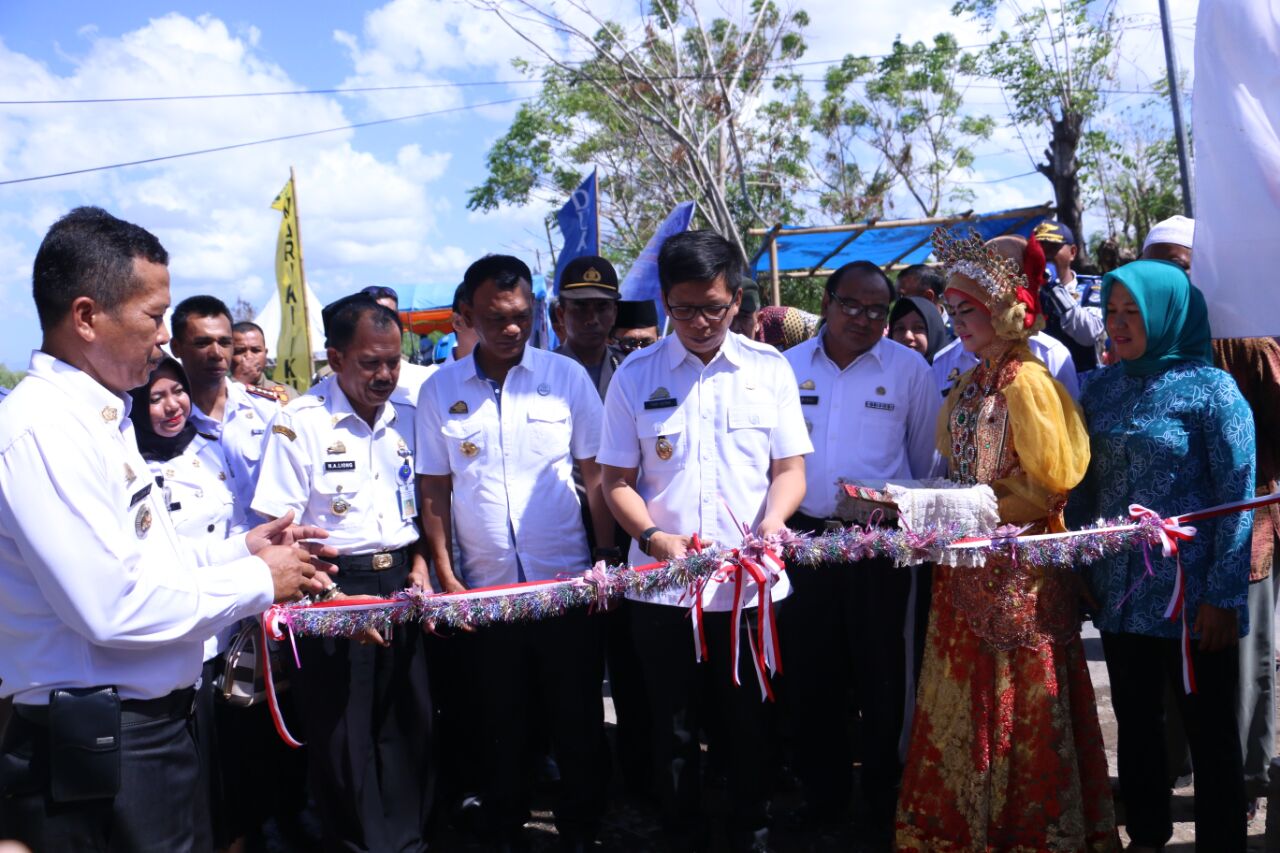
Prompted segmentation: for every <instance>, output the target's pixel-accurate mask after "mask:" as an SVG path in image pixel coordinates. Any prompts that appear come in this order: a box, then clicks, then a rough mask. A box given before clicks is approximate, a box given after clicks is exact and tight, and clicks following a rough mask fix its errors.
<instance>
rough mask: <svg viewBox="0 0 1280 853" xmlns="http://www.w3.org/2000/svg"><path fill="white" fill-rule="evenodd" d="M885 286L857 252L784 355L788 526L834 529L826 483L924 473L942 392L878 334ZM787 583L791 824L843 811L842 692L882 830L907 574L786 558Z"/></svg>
mask: <svg viewBox="0 0 1280 853" xmlns="http://www.w3.org/2000/svg"><path fill="white" fill-rule="evenodd" d="M893 298H894V293H893V286H892V285H891V284H890V283H889V279H888V277H886V276H885V274H884V272H883V271H882V270H881V269H880V267H878V266H876V265H875V264H873V263H871V262H869V261H854V262H853V263H850V264H845V265H844V266H842V267H841V268H840V269H838V270H836V271H835V272H834V273H832V274H831V277H830V278H829V279H827V286H826V292H825V293H824V294H823V297H822V316H823V318H824V319H825V320H826V323H825V324H824V325H823V327H822V330H821V331H820V332H819V333H818V336H817V337H815V338H811V339H810V340H807V341H804V342H803V343H800V344H797V345H796V346H794V347H792V348H791V349H789V350H787V351H786V352H785V353H784V355H785V357H786V359H787V361H788V362H790V364H791V369H792V370H793V371H794V372H795V380H796V383H797V385H798V386H799V391H800V408H801V410H802V411H803V412H804V418H805V424H806V425H807V426H808V428H809V432H810V437H811V438H812V440H813V446H814V452H813V453H812V454H811V455H809V456H806V457H805V482H806V483H807V484H808V488H807V491H806V493H805V497H804V501H803V502H801V504H800V509H799V511H798V512H797V513H796V514H795V515H793V516H792V517H791V519H790V520H789V521H788V526H790V527H791V528H792V529H795V530H803V531H806V532H809V533H815V534H820V533H824V532H826V531H827V530H830V529H834V528H839V527H841V526H842V522H840V521H838V520H836V519H835V517H834V516H835V514H836V497H837V491H838V486H837V484H836V482H837V480H839V479H841V478H844V479H847V480H854V481H858V482H862V483H865V484H867V485H870V486H874V487H877V488H883V486H884V484H885V481H886V480H902V479H918V478H923V477H927V476H929V473H930V470H931V468H932V466H933V452H934V434H935V431H936V426H935V424H936V421H937V417H938V408H939V406H940V405H941V401H940V400H939V398H938V393H937V390H936V388H935V385H934V382H933V376H932V374H931V373H930V371H929V364H928V362H927V361H925V359H924V358H923V357H922V356H921V355H920V354H919V353H918V352H915V351H914V350H911V349H909V348H907V347H905V346H902V345H901V344H899V343H896V342H895V341H893V340H891V339H889V338H887V337H885V335H884V332H885V323H886V320H887V318H888V316H889V306H890V304H891V303H892V302H893ZM787 574H788V575H790V576H791V582H792V583H793V584H794V586H795V595H794V596H792V601H790V602H788V605H787V613H785V614H784V615H783V617H782V619H781V621H780V627H781V630H782V647H783V648H784V649H785V650H786V662H787V699H788V701H790V702H792V703H793V705H792V709H791V713H792V715H793V719H794V721H795V735H796V741H795V749H796V769H797V770H798V772H799V775H800V779H801V782H802V783H803V785H804V791H805V800H806V802H805V807H804V808H803V809H801V810H800V811H799V812H797V813H796V815H795V822H796V823H797V824H803V825H804V826H805V827H807V828H811V829H812V828H818V829H827V830H832V831H838V830H839V829H840V828H841V827H842V826H843V825H844V824H847V821H848V808H849V804H850V795H851V794H852V791H853V755H852V751H851V747H850V743H849V738H848V736H847V732H848V729H849V725H848V723H849V721H848V718H847V712H848V703H847V702H846V700H845V695H846V692H847V690H848V688H849V687H850V686H853V688H854V696H855V706H856V708H857V710H858V711H860V712H861V717H862V744H863V746H862V785H861V791H862V795H863V798H864V799H865V801H866V805H867V814H868V817H869V818H870V821H869V827H868V829H869V830H870V833H871V834H872V835H877V836H881V837H886V836H888V834H889V833H891V832H892V828H893V816H894V806H895V804H896V802H897V798H898V796H897V786H898V781H899V778H900V776H901V772H902V769H901V766H900V764H899V760H898V740H899V736H900V734H901V730H902V723H903V716H904V710H903V709H904V702H905V701H906V700H905V697H906V696H907V690H908V678H907V673H908V666H909V662H910V661H911V660H912V659H913V658H914V655H910V654H909V653H908V650H907V648H906V643H905V641H904V627H905V626H906V624H907V623H906V619H907V614H908V600H909V598H910V593H911V584H912V581H911V579H912V571H911V570H908V569H898V568H894V566H893V562H892V560H889V559H867V560H859V561H857V562H856V563H853V564H849V565H841V566H822V567H816V568H815V567H813V566H801V565H795V566H788V567H787Z"/></svg>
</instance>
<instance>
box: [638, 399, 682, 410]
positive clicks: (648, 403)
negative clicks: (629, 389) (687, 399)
mask: <svg viewBox="0 0 1280 853" xmlns="http://www.w3.org/2000/svg"><path fill="white" fill-rule="evenodd" d="M677 405H679V402H678V401H677V400H676V398H675V397H665V398H663V399H661V400H645V401H644V407H645V408H646V409H674V408H675V407H676V406H677Z"/></svg>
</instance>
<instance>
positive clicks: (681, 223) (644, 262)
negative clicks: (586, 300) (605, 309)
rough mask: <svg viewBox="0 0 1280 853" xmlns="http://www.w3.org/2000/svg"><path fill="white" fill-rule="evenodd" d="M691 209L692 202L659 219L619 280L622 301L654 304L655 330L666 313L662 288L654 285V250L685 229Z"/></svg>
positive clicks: (686, 202) (655, 282) (690, 215)
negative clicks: (655, 313) (651, 302)
mask: <svg viewBox="0 0 1280 853" xmlns="http://www.w3.org/2000/svg"><path fill="white" fill-rule="evenodd" d="M694 206H695V202H692V201H685V202H681V203H680V204H678V205H676V207H675V209H674V210H672V211H671V212H670V213H668V214H667V218H666V219H664V220H662V224H661V225H659V226H658V230H657V231H655V232H654V234H653V236H652V237H650V238H649V242H648V243H645V244H644V251H642V252H641V253H640V257H638V258H636V259H635V262H634V263H632V264H631V269H629V270H627V275H626V277H625V278H624V279H622V287H621V288H620V289H621V291H622V298H623V299H630V300H632V301H635V302H638V301H640V300H642V299H652V300H653V301H654V302H655V303H657V306H658V328H659V329H661V328H662V327H663V325H664V324H665V321H666V313H667V312H666V311H665V310H663V307H662V286H661V285H660V284H659V283H658V250H659V249H661V248H662V244H663V243H664V242H666V239H667V238H668V237H670V236H671V235H672V234H679V233H680V232H681V231H685V230H688V228H689V223H690V222H691V221H692V220H693V211H694Z"/></svg>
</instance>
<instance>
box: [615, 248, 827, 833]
mask: <svg viewBox="0 0 1280 853" xmlns="http://www.w3.org/2000/svg"><path fill="white" fill-rule="evenodd" d="M658 277H659V281H660V283H661V287H662V292H663V300H664V301H665V303H666V308H667V314H668V316H670V317H671V319H672V324H673V326H674V328H675V334H674V335H669V336H667V337H665V338H663V339H662V340H661V341H659V342H658V343H657V344H655V345H653V346H651V347H648V348H646V349H642V350H639V351H637V352H634V353H632V354H631V355H630V356H629V357H628V358H627V360H626V361H624V362H623V363H622V366H621V367H620V368H619V369H618V372H617V373H616V374H614V377H613V384H612V385H610V387H609V394H608V397H607V399H606V401H605V430H604V438H603V440H602V443H601V448H600V457H599V460H600V464H601V466H602V468H603V470H604V476H605V497H606V499H607V500H608V502H609V506H610V508H611V509H612V510H613V513H614V516H615V517H616V518H617V519H618V521H619V522H620V523H621V524H622V526H623V528H624V529H626V531H627V532H628V533H629V534H631V535H632V536H633V537H634V542H633V543H632V546H631V554H630V561H631V563H632V564H642V563H649V562H653V561H654V560H659V561H661V560H668V559H671V558H673V557H683V556H685V555H686V554H688V553H689V552H690V550H691V548H692V545H693V537H694V536H695V535H696V536H697V537H698V538H699V539H700V540H701V541H702V542H704V543H717V544H720V545H723V546H726V547H734V546H736V545H738V544H740V543H741V542H742V528H741V527H740V526H739V523H741V524H745V525H748V526H750V528H751V530H753V531H754V532H757V533H759V534H762V535H766V534H771V533H776V532H777V531H779V530H781V529H782V527H783V525H784V523H785V521H786V519H787V518H789V517H790V516H791V514H792V513H793V512H795V510H796V508H797V507H798V506H799V505H800V501H801V499H802V498H803V497H804V460H803V458H802V457H803V455H804V454H806V453H809V452H811V451H812V450H813V446H812V445H811V444H810V442H809V435H808V433H807V432H806V430H805V426H804V418H803V416H802V415H801V413H800V399H799V394H798V393H797V391H796V383H795V377H794V375H793V374H792V372H791V369H790V368H789V367H788V365H787V363H786V360H785V359H783V358H782V356H781V354H779V353H778V351H777V350H775V349H774V348H773V347H771V346H768V345H766V344H760V343H757V342H755V341H749V340H747V339H746V338H744V337H742V336H741V335H736V334H731V333H730V331H729V329H730V324H731V323H732V322H733V318H734V314H735V312H736V311H737V308H738V305H739V302H740V300H741V284H742V281H741V279H742V272H741V260H740V258H739V256H738V254H737V250H736V249H734V248H733V246H732V245H731V244H730V243H729V242H728V241H727V240H725V239H724V238H723V237H720V236H719V235H717V234H715V233H713V232H710V231H690V232H685V233H682V234H677V235H675V236H673V237H671V238H669V239H668V240H667V241H666V242H665V243H663V245H662V248H661V250H660V251H659V254H658ZM714 586H715V587H716V588H714V593H713V594H710V595H709V597H708V600H707V601H706V607H705V609H706V620H705V632H706V634H705V636H706V641H707V646H708V653H709V661H708V663H709V666H703V667H699V666H698V665H697V663H696V660H695V657H694V649H693V644H692V638H691V636H690V621H689V618H688V612H687V611H688V609H689V608H690V606H691V605H692V603H693V602H692V601H691V600H690V599H689V598H688V596H687V595H686V594H685V592H684V591H682V590H673V591H669V592H666V593H661V594H657V595H653V596H650V597H648V598H647V599H643V600H637V601H636V602H633V603H632V604H631V605H629V606H630V609H631V613H632V618H633V622H632V626H633V631H634V637H635V642H636V647H637V649H638V650H639V653H640V657H641V665H642V667H643V670H644V680H645V685H646V687H647V689H648V692H649V701H650V712H651V719H652V726H653V762H654V763H653V767H654V773H653V778H654V784H655V785H656V786H657V789H658V795H659V798H660V801H661V805H662V811H663V821H664V828H665V829H666V831H667V832H668V833H669V834H670V835H672V836H673V837H672V839H671V840H672V843H673V844H674V845H675V846H676V847H677V848H682V847H683V846H686V845H689V844H696V843H699V842H700V841H703V840H705V836H704V837H703V839H698V838H697V836H698V835H702V834H703V833H704V832H705V827H700V826H699V822H700V821H701V819H702V815H701V808H700V792H699V790H698V786H699V782H698V777H699V769H698V768H699V757H700V756H699V744H698V726H699V725H700V724H701V725H704V726H709V727H712V729H713V732H714V733H713V735H712V738H711V739H712V741H713V743H714V744H715V745H716V749H723V750H724V755H725V757H726V762H727V764H728V771H729V800H730V802H731V803H732V807H731V810H732V814H731V817H730V819H731V822H732V827H731V829H732V833H733V836H734V841H735V844H736V845H737V846H738V847H739V848H742V849H750V848H752V847H753V846H754V847H760V846H763V845H767V843H768V831H769V830H768V808H767V806H768V803H767V800H768V791H769V777H770V773H769V763H768V760H767V752H768V750H766V749H764V748H763V747H762V744H763V743H764V740H765V738H766V737H767V725H766V709H765V706H764V704H763V703H762V702H761V698H760V693H759V690H758V689H757V687H756V685H755V684H754V683H753V681H752V676H750V675H746V676H744V678H745V679H746V680H745V681H744V684H743V686H742V687H740V688H739V687H734V685H733V681H732V676H731V672H732V668H733V666H734V665H735V663H736V664H737V665H739V666H740V667H742V668H743V671H744V673H746V672H750V671H751V670H752V664H751V661H750V660H749V654H750V653H749V652H748V651H746V650H745V649H744V650H743V651H742V654H741V655H740V657H741V658H742V660H740V661H737V662H735V661H733V660H731V655H730V651H729V645H730V643H729V641H730V629H731V627H732V628H733V629H734V630H736V629H737V627H738V626H731V624H730V611H731V610H732V607H733V584H732V583H726V584H719V585H714ZM789 591H790V586H789V584H788V581H787V579H786V576H785V575H784V576H783V577H781V578H780V579H779V581H778V583H777V584H776V585H775V586H774V587H773V600H774V601H779V600H781V599H782V598H785V597H786V596H787V594H788V593H789ZM755 598H756V597H755V596H753V598H752V600H751V601H749V602H748V605H749V607H748V608H747V609H746V611H745V612H744V614H743V619H744V621H746V622H750V623H754V622H755V620H756V615H757V614H756V609H755V608H756V604H757V602H756V600H755ZM745 645H747V644H745V643H744V646H745ZM704 696H705V698H706V700H707V702H706V705H705V706H702V703H701V702H700V699H701V698H702V697H704ZM700 706H701V707H700Z"/></svg>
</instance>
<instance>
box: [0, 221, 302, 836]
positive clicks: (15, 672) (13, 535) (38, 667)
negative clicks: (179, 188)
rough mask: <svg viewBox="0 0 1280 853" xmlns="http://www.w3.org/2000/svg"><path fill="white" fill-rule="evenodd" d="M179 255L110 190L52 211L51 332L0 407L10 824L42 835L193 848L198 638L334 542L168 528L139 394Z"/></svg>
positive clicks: (0, 761) (256, 607)
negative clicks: (130, 217)
mask: <svg viewBox="0 0 1280 853" xmlns="http://www.w3.org/2000/svg"><path fill="white" fill-rule="evenodd" d="M167 263H168V254H167V253H166V252H165V250H164V247H163V246H161V245H160V242H159V241H158V240H156V238H155V237H154V236H153V235H151V234H150V233H148V232H147V231H145V230H144V229H142V228H140V227H138V226H136V225H133V224H131V223H127V222H123V221H121V220H119V219H116V218H115V217H113V216H111V215H110V214H109V213H107V212H106V211H104V210H101V209H99V208H91V207H82V208H77V209H75V210H73V211H72V212H71V213H69V214H68V215H67V216H65V217H63V218H62V219H60V220H58V222H56V223H54V225H53V226H52V227H51V228H50V229H49V232H48V233H47V234H46V235H45V239H44V241H43V242H42V243H41V246H40V250H39V252H38V253H37V255H36V261H35V267H34V273H33V288H32V289H33V291H34V294H35V301H36V309H37V312H38V314H39V316H40V324H41V328H42V330H43V333H44V339H43V342H42V343H41V346H40V349H39V350H38V351H36V352H34V353H32V356H31V366H30V370H29V372H28V374H27V377H26V378H25V379H24V380H23V381H22V383H21V384H20V385H19V386H18V388H17V389H16V390H15V391H14V393H13V394H12V395H11V399H7V400H6V402H5V404H4V405H5V417H4V418H3V419H2V420H0V587H3V589H4V595H3V596H2V597H0V695H3V696H5V697H12V698H13V700H14V702H15V704H14V713H13V717H12V718H11V719H10V721H9V724H8V726H7V728H6V730H5V732H4V738H3V742H2V743H0V838H11V839H17V840H19V841H21V842H23V843H25V844H26V845H28V846H29V847H31V848H32V849H34V850H39V851H42V853H43V851H77V852H78V851H83V850H129V851H156V853H160V851H181V850H190V849H192V846H193V844H194V822H193V809H192V803H193V801H194V799H195V797H196V796H197V792H196V777H197V772H198V759H197V757H196V750H195V742H194V740H193V737H192V734H193V733H192V728H191V716H190V715H191V708H192V702H193V699H194V695H195V687H194V685H195V682H196V679H197V678H198V677H199V675H200V668H201V661H202V660H203V657H204V654H203V652H204V643H205V640H206V639H207V638H208V637H210V636H211V635H213V634H214V633H216V632H217V631H218V630H219V629H220V628H222V627H223V626H225V625H228V624H230V623H232V622H234V621H236V620H238V619H241V618H245V617H250V616H255V615H257V614H259V613H261V612H262V611H263V610H265V609H266V608H267V607H269V606H270V605H271V603H272V601H288V600H292V599H295V598H297V597H299V596H301V595H302V594H303V593H305V592H309V591H318V590H319V588H320V586H321V584H319V583H318V581H317V580H316V579H315V577H314V575H315V573H316V569H317V567H316V565H315V561H314V557H313V556H312V555H313V553H327V550H326V549H321V548H319V547H318V546H313V547H311V548H306V547H304V546H301V545H298V544H296V543H297V542H298V541H299V540H301V539H304V538H315V537H323V536H324V533H323V531H319V530H316V529H313V528H307V527H292V526H290V519H291V516H286V517H283V518H281V519H280V520H278V521H277V522H274V523H272V524H269V525H263V526H261V527H259V528H255V529H254V530H252V531H250V532H249V533H248V534H247V535H244V536H237V537H234V538H232V539H227V540H222V541H221V542H216V543H205V544H204V545H202V546H201V547H200V548H198V549H192V550H188V549H187V548H186V547H184V546H183V544H182V542H181V540H180V539H179V538H178V536H177V534H176V532H175V530H174V528H173V523H172V521H171V519H170V518H169V513H168V511H167V509H166V507H165V506H164V503H163V500H162V498H161V493H160V489H158V488H157V487H156V485H155V481H154V480H153V479H152V478H151V476H150V474H149V473H148V470H147V463H146V462H145V461H144V460H143V459H142V456H141V455H140V454H139V452H138V447H137V444H136V442H135V440H134V433H133V428H132V422H131V421H130V420H129V417H128V413H129V405H130V403H129V398H128V396H127V392H128V391H129V390H130V389H132V388H134V387H136V386H138V385H141V384H142V383H143V382H145V381H146V380H147V377H148V375H149V374H150V372H151V370H152V368H154V367H155V365H156V364H158V363H159V360H160V358H161V357H162V356H163V352H162V351H161V349H160V347H161V345H163V344H164V343H165V342H166V341H167V340H168V334H167V332H166V330H165V328H164V325H163V319H162V318H163V317H164V313H165V310H166V309H167V307H168V304H169V271H168V268H167ZM251 553H252V554H255V555H256V556H251ZM197 559H198V560H199V561H200V562H202V563H204V565H203V566H202V567H200V568H197Z"/></svg>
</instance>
